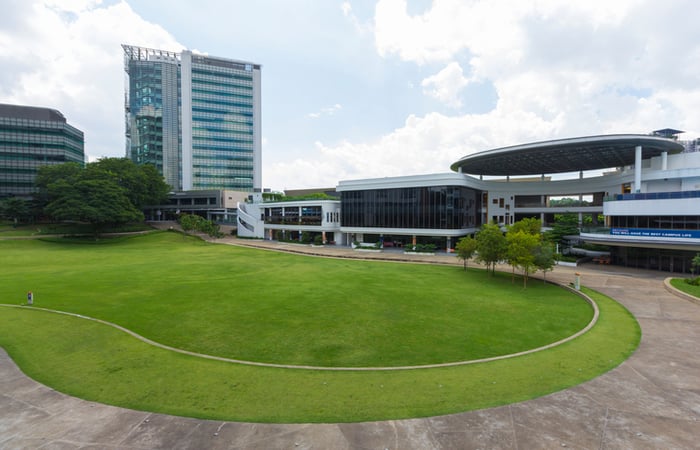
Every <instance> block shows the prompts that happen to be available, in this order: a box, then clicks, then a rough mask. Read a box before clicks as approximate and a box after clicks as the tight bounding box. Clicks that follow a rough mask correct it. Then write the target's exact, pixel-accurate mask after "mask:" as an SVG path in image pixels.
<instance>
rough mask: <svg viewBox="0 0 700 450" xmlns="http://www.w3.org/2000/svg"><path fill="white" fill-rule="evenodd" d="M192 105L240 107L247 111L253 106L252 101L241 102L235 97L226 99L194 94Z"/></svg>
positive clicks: (236, 108)
mask: <svg viewBox="0 0 700 450" xmlns="http://www.w3.org/2000/svg"><path fill="white" fill-rule="evenodd" d="M192 104H193V105H222V106H230V107H233V109H234V110H238V109H239V108H240V110H241V111H247V110H250V109H252V108H253V103H252V102H242V101H240V100H237V99H226V98H222V97H220V96H214V95H209V96H207V95H196V96H193V97H192Z"/></svg>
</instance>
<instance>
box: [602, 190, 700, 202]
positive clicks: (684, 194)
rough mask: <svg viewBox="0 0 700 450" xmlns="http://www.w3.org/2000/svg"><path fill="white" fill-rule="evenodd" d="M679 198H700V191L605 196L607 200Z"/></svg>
mask: <svg viewBox="0 0 700 450" xmlns="http://www.w3.org/2000/svg"><path fill="white" fill-rule="evenodd" d="M679 198H700V191H679V192H647V193H636V194H617V195H609V196H607V197H605V201H606V202H613V201H620V200H669V199H679Z"/></svg>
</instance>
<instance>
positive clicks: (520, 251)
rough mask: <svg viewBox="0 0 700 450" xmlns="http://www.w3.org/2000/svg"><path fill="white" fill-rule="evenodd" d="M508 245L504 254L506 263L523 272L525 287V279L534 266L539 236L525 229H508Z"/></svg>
mask: <svg viewBox="0 0 700 450" xmlns="http://www.w3.org/2000/svg"><path fill="white" fill-rule="evenodd" d="M506 242H507V245H508V248H507V251H506V254H507V259H508V263H509V264H510V265H511V266H512V267H513V274H515V268H516V267H518V268H520V269H521V270H522V272H523V287H527V279H528V277H529V275H530V272H532V270H533V269H534V267H535V249H536V248H537V246H538V245H539V244H540V242H541V240H540V236H539V235H535V234H531V233H528V232H526V231H515V232H513V231H509V232H508V234H507V235H506Z"/></svg>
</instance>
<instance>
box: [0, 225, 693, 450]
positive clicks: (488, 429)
mask: <svg viewBox="0 0 700 450" xmlns="http://www.w3.org/2000/svg"><path fill="white" fill-rule="evenodd" d="M219 241H220V242H221V243H223V244H245V245H256V246H266V247H270V248H273V249H275V250H286V251H294V252H305V253H316V254H319V255H322V256H335V257H355V256H357V253H356V252H353V251H352V250H350V249H347V248H315V247H310V246H301V245H296V244H280V243H275V242H263V241H241V240H235V239H234V238H224V239H221V240H219ZM362 257H365V258H382V259H398V260H405V259H406V258H407V256H405V255H402V254H400V253H398V252H396V253H392V252H384V253H379V254H376V255H366V254H363V255H362ZM412 259H413V260H414V261H417V262H418V261H420V262H426V263H434V264H461V261H458V260H457V259H456V258H455V257H454V256H450V255H438V256H416V257H413V258H412ZM574 272H579V273H580V274H581V283H582V284H583V285H584V286H587V287H590V288H592V289H595V290H597V291H599V292H602V293H604V294H606V295H608V296H610V297H612V298H614V299H616V300H617V301H619V302H620V303H622V304H623V305H624V306H626V307H627V308H628V309H629V310H630V311H631V312H632V313H633V314H634V316H635V317H636V318H637V320H638V321H639V323H640V325H641V328H642V341H641V344H640V346H639V348H638V349H637V351H636V352H635V353H634V354H633V355H632V357H631V358H629V359H628V360H627V361H625V362H624V363H623V364H622V365H620V366H619V367H617V368H616V369H614V370H612V371H610V372H608V373H606V374H604V375H602V376H600V377H598V378H595V379H593V380H591V381H589V382H586V383H583V384H581V385H578V386H576V387H573V388H571V389H567V390H564V391H561V392H557V393H554V394H551V395H547V396H545V397H541V398H537V399H534V400H529V401H525V402H522V403H516V404H511V405H507V406H502V407H498V408H492V409H486V410H480V411H471V412H465V413H459V414H453V415H447V416H439V417H431V418H425V419H410V420H390V421H383V422H366V423H351V424H282V425H278V424H256V423H240V422H221V421H209V420H198V419H190V418H184V417H175V416H168V415H163V414H153V413H148V412H142V411H133V410H128V409H123V408H118V407H113V406H107V405H102V404H98V403H94V402H88V401H84V400H81V399H77V398H74V397H69V396H67V395H64V394H61V393H58V392H56V391H54V390H53V389H51V388H48V387H46V386H43V385H41V384H39V383H37V382H35V381H33V380H31V379H29V378H27V377H26V376H25V375H24V374H22V372H21V371H20V370H19V369H18V368H17V366H16V365H15V364H14V363H13V362H12V360H11V359H10V358H9V357H8V356H7V354H6V353H5V352H4V350H1V349H0V449H23V448H26V449H35V448H43V449H78V448H80V449H156V448H158V449H209V448H211V449H462V448H464V449H547V448H558V449H561V448H575V449H691V448H700V305H698V304H696V303H693V302H690V301H688V300H685V299H682V298H680V297H677V296H675V295H673V294H671V293H669V292H668V291H667V290H666V289H665V288H664V284H663V280H664V278H665V277H666V276H667V275H668V274H666V273H664V272H648V271H635V270H627V269H623V268H619V267H615V266H597V265H593V264H585V265H583V266H580V267H578V268H570V267H561V266H559V267H557V268H556V269H555V270H554V271H553V272H552V273H550V274H547V278H548V279H552V280H556V281H558V282H560V283H562V284H568V283H570V282H572V281H573V279H574Z"/></svg>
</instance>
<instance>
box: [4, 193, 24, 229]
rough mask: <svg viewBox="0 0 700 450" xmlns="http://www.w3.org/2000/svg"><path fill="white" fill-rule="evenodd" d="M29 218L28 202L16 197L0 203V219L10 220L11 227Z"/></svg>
mask: <svg viewBox="0 0 700 450" xmlns="http://www.w3.org/2000/svg"><path fill="white" fill-rule="evenodd" d="M30 216H31V208H30V202H29V201H28V200H24V199H21V198H18V197H9V198H6V199H4V200H2V201H0V217H2V218H5V219H10V220H12V222H13V226H17V223H19V222H24V221H26V220H27V219H29V217H30Z"/></svg>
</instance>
